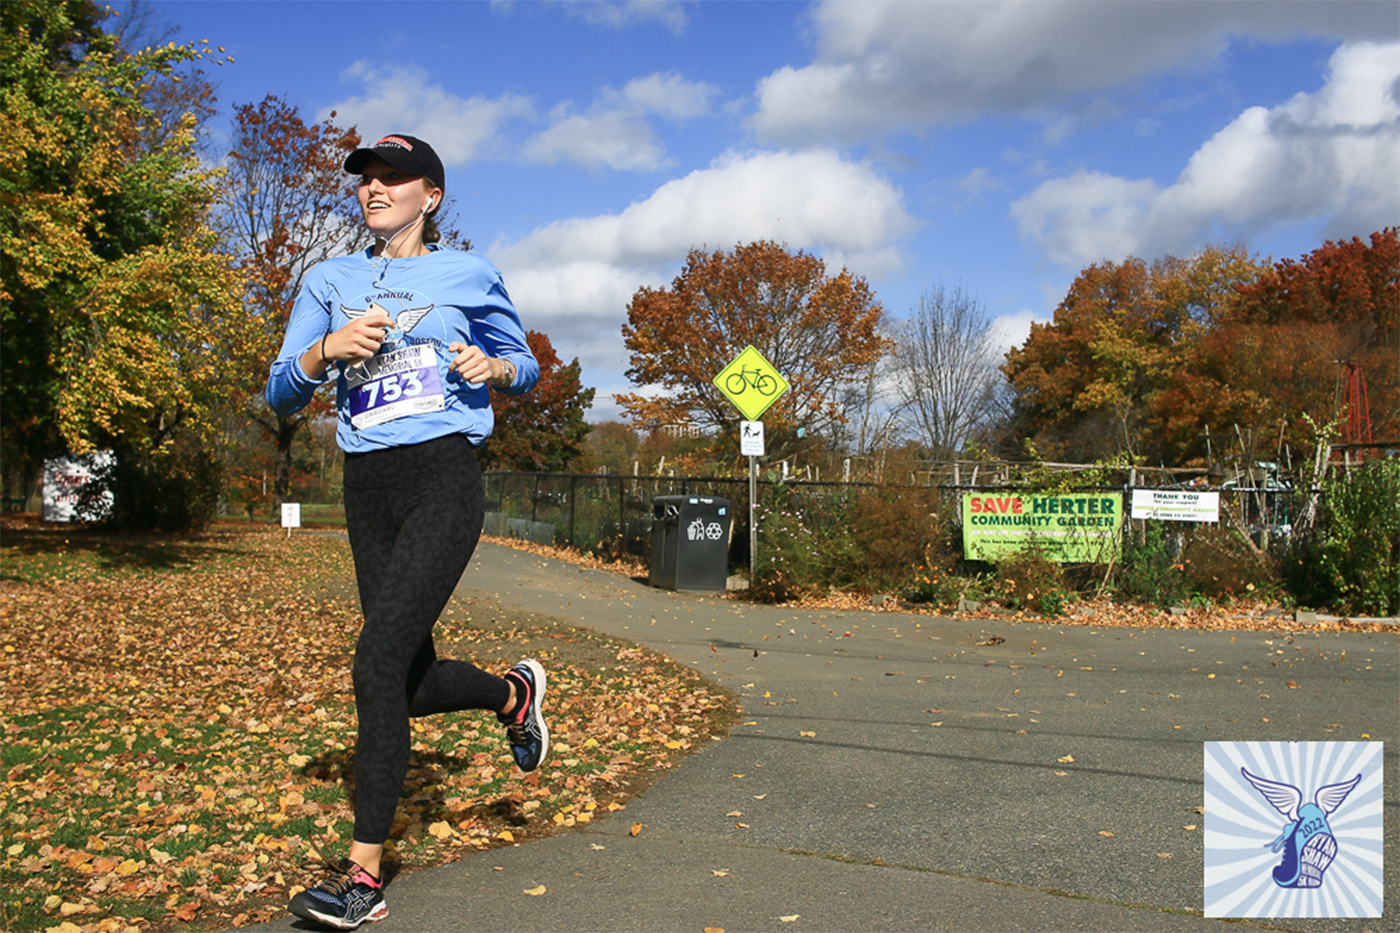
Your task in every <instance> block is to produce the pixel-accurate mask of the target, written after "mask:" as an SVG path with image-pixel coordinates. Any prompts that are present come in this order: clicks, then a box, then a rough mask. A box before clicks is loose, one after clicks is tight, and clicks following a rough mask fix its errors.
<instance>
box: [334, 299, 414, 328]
mask: <svg viewBox="0 0 1400 933" xmlns="http://www.w3.org/2000/svg"><path fill="white" fill-rule="evenodd" d="M434 307H436V305H428V306H427V307H424V308H405V309H404V310H403V311H400V312H399V316H398V317H397V318H395V317H394V315H392V314H390V313H389V311H388V309H387V308H385V307H384V306H383V305H381V304H380V303H379V302H377V301H371V302H370V303H369V307H368V308H365V309H363V310H361V309H359V308H347V307H346V306H345V305H341V306H340V311H341V313H342V314H344V315H345V316H346V317H348V318H350V319H351V320H354V319H356V318H362V317H364V316H365V315H366V314H369V313H370V312H371V311H377V312H379V313H380V314H382V315H384V316H385V317H387V318H389V319H390V320H392V321H393V322H394V329H395V330H399V331H402V332H403V333H405V334H406V333H408V332H409V331H411V330H413V328H415V327H417V326H418V322H419V321H421V320H423V318H425V317H427V316H428V312H429V311H431V310H433V308H434Z"/></svg>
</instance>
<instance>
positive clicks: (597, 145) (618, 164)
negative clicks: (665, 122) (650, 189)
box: [523, 108, 666, 171]
mask: <svg viewBox="0 0 1400 933" xmlns="http://www.w3.org/2000/svg"><path fill="white" fill-rule="evenodd" d="M523 154H524V156H525V159H526V160H527V161H530V162H538V163H543V164H545V165H553V164H555V163H556V162H564V161H569V162H576V163H578V164H579V165H582V166H584V167H585V168H612V169H623V170H628V171H649V170H652V169H656V168H660V167H662V166H663V165H665V164H666V151H665V150H664V149H663V148H662V147H661V144H660V143H659V142H657V139H656V134H655V133H653V132H652V130H651V127H650V126H649V125H648V124H647V123H646V121H644V120H638V119H635V118H633V117H629V116H627V115H626V114H623V113H619V112H617V111H613V112H611V113H601V114H596V115H592V116H582V115H579V114H571V113H568V111H567V108H565V109H563V110H560V111H556V114H555V118H554V122H553V123H551V124H550V126H549V128H548V129H546V130H544V131H543V132H541V133H539V134H538V135H536V136H535V137H533V138H532V139H531V140H530V141H529V142H527V143H526V144H525V149H524V153H523Z"/></svg>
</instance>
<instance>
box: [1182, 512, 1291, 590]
mask: <svg viewBox="0 0 1400 933" xmlns="http://www.w3.org/2000/svg"><path fill="white" fill-rule="evenodd" d="M1181 564H1182V567H1183V569H1184V571H1185V577H1186V585H1187V586H1188V587H1189V589H1190V592H1191V593H1192V594H1195V593H1203V594H1205V595H1206V596H1210V597H1212V598H1215V599H1222V598H1228V597H1231V596H1239V595H1241V594H1243V593H1246V592H1250V591H1252V590H1255V589H1258V588H1261V587H1267V586H1269V585H1270V584H1271V583H1272V582H1273V579H1274V572H1273V567H1272V566H1271V565H1270V564H1268V563H1267V562H1262V563H1261V561H1260V559H1259V554H1258V552H1257V551H1255V550H1254V548H1253V547H1251V545H1250V544H1249V543H1248V542H1246V541H1245V540H1244V538H1243V537H1242V536H1241V535H1240V533H1239V532H1238V531H1236V530H1235V529H1233V528H1229V527H1226V526H1224V525H1200V526H1197V527H1196V529H1195V530H1194V531H1193V532H1192V534H1191V537H1190V538H1189V539H1188V540H1187V542H1186V547H1185V549H1184V550H1183V551H1182V552H1181Z"/></svg>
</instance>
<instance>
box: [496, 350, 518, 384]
mask: <svg viewBox="0 0 1400 933" xmlns="http://www.w3.org/2000/svg"><path fill="white" fill-rule="evenodd" d="M497 359H499V360H500V361H501V378H500V381H499V382H497V383H496V384H497V386H499V387H500V388H502V389H508V388H510V387H511V386H513V385H515V374H516V370H515V364H514V363H512V362H511V361H510V360H508V359H505V358H504V357H497Z"/></svg>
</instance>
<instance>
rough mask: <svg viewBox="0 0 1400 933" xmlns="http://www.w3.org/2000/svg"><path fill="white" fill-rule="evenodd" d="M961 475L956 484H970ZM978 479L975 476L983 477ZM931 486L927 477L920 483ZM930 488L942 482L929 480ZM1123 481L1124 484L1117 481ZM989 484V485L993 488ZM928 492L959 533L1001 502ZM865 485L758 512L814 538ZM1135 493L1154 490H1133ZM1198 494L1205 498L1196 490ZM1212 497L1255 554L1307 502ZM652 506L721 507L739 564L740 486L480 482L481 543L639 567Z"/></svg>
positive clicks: (800, 483)
mask: <svg viewBox="0 0 1400 933" xmlns="http://www.w3.org/2000/svg"><path fill="white" fill-rule="evenodd" d="M971 475H972V474H971V473H970V471H969V472H964V473H963V474H962V476H961V477H960V478H964V479H966V478H971ZM984 476H985V474H984ZM928 478H929V479H933V477H931V476H930V477H928ZM938 478H940V479H951V478H952V477H951V476H948V477H946V478H945V477H938ZM1125 479H1126V477H1125ZM994 482H995V480H994ZM915 485H917V486H922V487H923V488H928V485H933V486H934V488H936V489H937V490H938V495H939V499H940V500H941V501H942V502H943V505H944V508H945V509H946V510H947V514H948V515H949V516H950V517H953V518H954V521H955V522H956V523H957V524H959V525H961V523H962V518H963V516H962V515H961V514H960V512H961V508H960V507H961V502H962V496H963V494H964V493H997V492H1003V493H1004V492H1007V491H1009V489H1010V488H1011V487H1008V486H1006V485H1002V484H1000V483H996V484H995V485H985V484H982V483H978V484H976V485H972V484H970V483H958V484H954V483H949V482H944V483H937V484H928V485H925V484H922V483H918V484H915ZM872 486H873V484H869V483H839V482H815V481H808V480H795V479H793V480H788V481H784V482H777V481H774V480H772V479H764V480H761V481H760V482H759V484H758V490H759V504H760V506H765V505H767V506H770V507H771V505H772V504H773V502H774V501H775V500H776V499H777V498H778V497H779V494H780V492H781V494H782V500H783V502H784V507H785V508H788V509H792V508H794V507H795V508H799V509H801V510H802V511H803V513H804V516H805V518H806V520H807V525H808V527H810V528H813V529H814V530H819V529H821V528H822V526H823V524H824V523H829V522H836V521H841V520H842V519H841V516H842V514H843V511H842V509H841V508H839V506H840V505H841V504H842V503H843V502H844V501H845V499H846V498H847V497H848V496H850V495H851V494H852V493H853V492H854V491H855V490H857V489H859V488H862V487H865V488H870V487H872ZM1140 488H1163V487H1160V486H1157V487H1147V486H1144V487H1140ZM1082 491H1085V492H1093V491H1098V492H1121V493H1123V506H1124V509H1125V511H1126V510H1127V508H1128V503H1129V502H1130V500H1131V498H1132V487H1128V486H1110V485H1103V486H1093V487H1085V488H1083V489H1082ZM1201 491H1207V490H1205V489H1204V487H1203V488H1202V490H1201ZM1208 491H1212V492H1218V493H1219V494H1220V522H1219V525H1220V526H1222V527H1234V528H1236V529H1237V530H1239V531H1241V532H1243V533H1244V534H1246V535H1247V536H1248V537H1249V538H1250V539H1251V540H1252V541H1253V543H1254V544H1255V545H1256V546H1257V547H1260V548H1268V547H1270V546H1271V544H1272V545H1277V544H1278V543H1280V542H1281V541H1285V540H1286V539H1287V538H1288V536H1289V535H1290V533H1291V531H1292V527H1293V525H1294V524H1295V523H1296V522H1297V520H1298V518H1299V516H1300V515H1301V514H1302V513H1303V511H1304V509H1305V508H1306V504H1307V493H1306V492H1303V491H1298V490H1293V489H1289V488H1283V487H1275V486H1270V487H1258V488H1255V487H1243V488H1241V487H1231V488H1223V489H1222V488H1217V489H1212V490H1208ZM658 496H711V497H719V498H724V499H728V500H729V501H730V503H731V506H732V509H733V516H734V520H733V524H732V528H733V532H732V538H731V548H730V563H731V565H734V566H741V565H743V564H745V563H746V562H747V560H748V520H749V501H748V499H749V486H748V481H747V480H745V479H726V478H716V477H677V476H625V475H598V474H567V473H564V474H561V473H508V472H497V471H492V472H488V473H487V474H486V510H487V519H486V529H485V530H486V533H487V534H491V535H497V536H502V537H518V538H524V539H527V540H531V541H535V542H536V543H540V544H551V545H558V546H564V547H570V548H573V549H575V550H578V551H583V552H586V553H599V554H606V555H609V556H612V557H620V556H624V555H626V556H631V557H636V558H642V559H646V558H647V557H648V555H649V554H650V537H651V527H652V521H653V518H652V501H653V500H654V499H655V498H656V497H658ZM1164 524H1166V525H1167V526H1169V528H1170V529H1171V531H1172V532H1173V533H1174V535H1175V536H1177V537H1184V536H1187V535H1189V533H1190V531H1191V527H1192V526H1191V523H1185V522H1167V523H1164ZM1145 525H1146V523H1145V522H1143V521H1141V520H1139V521H1136V522H1134V521H1126V522H1124V533H1125V534H1133V533H1136V534H1138V535H1141V534H1143V532H1144V530H1145Z"/></svg>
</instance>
